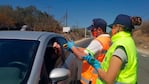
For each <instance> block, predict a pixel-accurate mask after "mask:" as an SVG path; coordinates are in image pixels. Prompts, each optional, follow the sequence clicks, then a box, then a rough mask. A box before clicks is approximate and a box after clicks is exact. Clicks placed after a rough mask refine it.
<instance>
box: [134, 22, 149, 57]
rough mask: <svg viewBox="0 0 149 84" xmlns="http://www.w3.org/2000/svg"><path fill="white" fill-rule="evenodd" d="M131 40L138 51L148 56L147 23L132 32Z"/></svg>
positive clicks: (148, 26)
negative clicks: (132, 39)
mask: <svg viewBox="0 0 149 84" xmlns="http://www.w3.org/2000/svg"><path fill="white" fill-rule="evenodd" d="M133 38H134V40H135V43H136V46H137V48H138V50H139V51H141V52H145V53H146V54H149V21H146V22H143V24H142V25H141V26H140V27H138V28H136V29H135V30H134V31H133Z"/></svg>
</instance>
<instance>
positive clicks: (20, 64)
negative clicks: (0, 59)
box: [8, 61, 27, 70]
mask: <svg viewBox="0 0 149 84" xmlns="http://www.w3.org/2000/svg"><path fill="white" fill-rule="evenodd" d="M8 66H12V67H18V68H20V69H21V70H25V69H26V68H27V64H25V63H23V62H20V61H12V62H9V63H8Z"/></svg>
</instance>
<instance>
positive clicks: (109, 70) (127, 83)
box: [67, 14, 142, 84]
mask: <svg viewBox="0 0 149 84" xmlns="http://www.w3.org/2000/svg"><path fill="white" fill-rule="evenodd" d="M133 18H134V17H131V16H128V15H125V14H119V15H118V16H117V17H116V19H115V20H114V22H113V24H111V25H109V26H110V27H111V28H112V38H111V39H112V45H111V46H110V48H109V49H108V51H107V53H106V55H105V58H104V60H103V62H102V63H100V62H99V61H98V60H97V59H95V58H94V57H93V56H92V55H86V56H83V55H82V59H83V60H86V61H87V62H88V63H89V64H90V65H92V66H93V67H94V68H95V69H96V70H97V71H98V77H99V78H98V80H96V84H137V71H138V56H137V50H136V46H135V42H134V40H133V38H132V36H131V31H132V30H133V29H134V26H135V25H141V22H142V20H141V17H135V20H136V21H135V20H134V19H133ZM67 45H68V46H69V47H68V48H69V49H71V50H73V48H74V44H73V42H68V43H67ZM80 59H81V57H80Z"/></svg>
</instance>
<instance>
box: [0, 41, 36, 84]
mask: <svg viewBox="0 0 149 84" xmlns="http://www.w3.org/2000/svg"><path fill="white" fill-rule="evenodd" d="M38 45H39V41H35V40H16V39H0V84H20V83H21V81H23V80H24V79H26V76H27V73H30V69H31V68H29V67H31V65H32V60H33V58H34V57H35V54H36V51H37V48H38Z"/></svg>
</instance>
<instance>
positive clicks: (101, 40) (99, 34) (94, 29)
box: [72, 18, 111, 84]
mask: <svg viewBox="0 0 149 84" xmlns="http://www.w3.org/2000/svg"><path fill="white" fill-rule="evenodd" d="M106 26H107V23H106V21H105V20H103V19H101V18H95V19H93V24H92V25H91V26H89V27H88V29H89V30H91V33H92V35H93V37H94V39H93V40H92V41H91V43H90V44H89V45H88V46H87V48H80V47H74V48H73V50H72V52H73V53H74V54H75V55H76V56H77V57H80V56H82V55H83V56H85V55H89V54H91V55H93V56H94V55H95V54H96V55H97V56H96V58H97V60H98V61H99V62H102V60H103V59H104V56H105V53H106V51H107V50H108V48H109V47H110V45H111V39H110V35H109V34H107V33H106ZM96 79H98V72H97V71H96V70H95V69H94V68H93V67H92V66H91V65H89V64H88V63H87V62H86V61H85V60H84V61H83V64H82V73H81V83H82V84H89V83H90V82H91V83H92V84H95V83H96Z"/></svg>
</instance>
